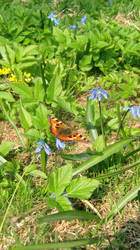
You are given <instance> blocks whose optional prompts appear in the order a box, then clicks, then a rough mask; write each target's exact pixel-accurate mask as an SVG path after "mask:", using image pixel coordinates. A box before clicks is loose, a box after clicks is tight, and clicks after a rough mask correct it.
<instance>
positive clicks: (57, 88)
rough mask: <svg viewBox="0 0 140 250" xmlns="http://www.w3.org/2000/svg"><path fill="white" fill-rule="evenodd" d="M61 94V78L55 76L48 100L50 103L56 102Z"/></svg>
mask: <svg viewBox="0 0 140 250" xmlns="http://www.w3.org/2000/svg"><path fill="white" fill-rule="evenodd" d="M61 92H62V85H61V81H60V76H59V75H54V77H52V79H51V81H50V83H49V87H48V89H47V98H48V99H49V101H52V100H55V99H56V98H57V96H60V95H61Z"/></svg>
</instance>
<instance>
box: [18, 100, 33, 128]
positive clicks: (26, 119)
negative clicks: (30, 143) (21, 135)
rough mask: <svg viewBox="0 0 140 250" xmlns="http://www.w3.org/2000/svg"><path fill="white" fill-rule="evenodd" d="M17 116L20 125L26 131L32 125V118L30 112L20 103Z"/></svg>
mask: <svg viewBox="0 0 140 250" xmlns="http://www.w3.org/2000/svg"><path fill="white" fill-rule="evenodd" d="M19 118H20V123H21V125H22V127H23V128H24V129H25V131H27V130H28V129H29V128H30V127H31V126H32V119H31V115H30V113H29V112H28V111H27V110H26V109H25V108H23V106H22V105H21V106H20V116H19Z"/></svg>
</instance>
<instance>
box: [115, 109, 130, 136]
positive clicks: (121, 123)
mask: <svg viewBox="0 0 140 250" xmlns="http://www.w3.org/2000/svg"><path fill="white" fill-rule="evenodd" d="M128 112H129V110H127V111H126V112H125V113H124V114H123V117H122V120H121V122H120V126H119V128H118V131H117V135H116V140H117V139H118V135H119V133H120V130H121V129H122V125H123V122H124V119H125V117H126V115H127V113H128ZM123 132H124V131H123Z"/></svg>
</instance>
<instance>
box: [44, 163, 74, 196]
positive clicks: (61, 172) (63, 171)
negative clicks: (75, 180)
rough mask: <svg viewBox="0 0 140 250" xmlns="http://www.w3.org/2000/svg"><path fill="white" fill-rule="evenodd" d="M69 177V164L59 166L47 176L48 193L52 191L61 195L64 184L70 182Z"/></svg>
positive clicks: (70, 176)
mask: <svg viewBox="0 0 140 250" xmlns="http://www.w3.org/2000/svg"><path fill="white" fill-rule="evenodd" d="M71 178H72V166H71V164H69V165H66V166H64V167H61V168H59V169H57V170H56V172H54V173H52V174H51V175H50V176H49V179H48V186H47V190H48V191H49V192H50V193H54V194H55V195H56V196H58V195H61V194H62V193H63V191H64V189H65V188H66V186H67V185H68V184H69V183H70V181H71Z"/></svg>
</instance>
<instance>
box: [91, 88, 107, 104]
mask: <svg viewBox="0 0 140 250" xmlns="http://www.w3.org/2000/svg"><path fill="white" fill-rule="evenodd" d="M87 93H91V95H90V97H89V100H91V99H93V101H95V100H96V98H97V99H98V100H99V101H102V97H104V98H105V99H107V98H108V94H107V91H106V90H103V89H101V88H100V87H98V88H93V90H89V91H88V92H87Z"/></svg>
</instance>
